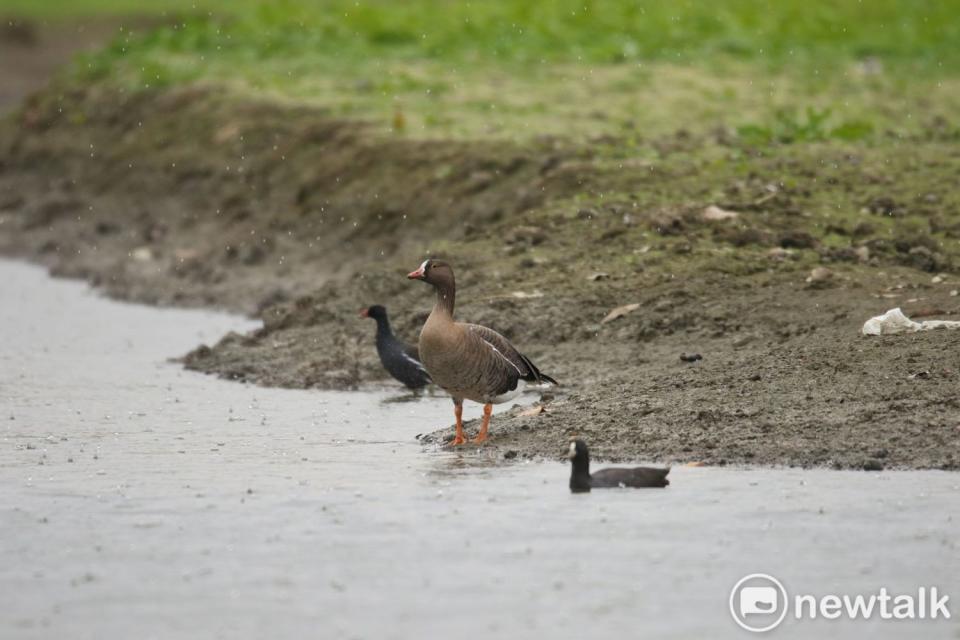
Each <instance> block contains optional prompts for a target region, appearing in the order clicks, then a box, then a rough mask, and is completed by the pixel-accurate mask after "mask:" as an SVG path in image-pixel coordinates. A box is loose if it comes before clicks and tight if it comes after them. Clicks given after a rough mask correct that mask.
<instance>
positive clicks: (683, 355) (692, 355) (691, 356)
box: [680, 353, 703, 362]
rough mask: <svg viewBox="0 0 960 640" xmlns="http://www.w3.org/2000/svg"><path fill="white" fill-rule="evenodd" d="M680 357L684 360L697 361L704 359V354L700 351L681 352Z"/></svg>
mask: <svg viewBox="0 0 960 640" xmlns="http://www.w3.org/2000/svg"><path fill="white" fill-rule="evenodd" d="M680 359H681V360H683V361H684V362H696V361H697V360H703V356H702V355H700V354H699V353H681V354H680Z"/></svg>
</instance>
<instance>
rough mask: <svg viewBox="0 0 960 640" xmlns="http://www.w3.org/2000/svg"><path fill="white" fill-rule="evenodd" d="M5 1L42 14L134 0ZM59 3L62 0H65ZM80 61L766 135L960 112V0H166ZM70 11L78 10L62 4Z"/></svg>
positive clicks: (493, 111)
mask: <svg viewBox="0 0 960 640" xmlns="http://www.w3.org/2000/svg"><path fill="white" fill-rule="evenodd" d="M34 4H35V3H18V2H8V3H7V11H24V12H26V13H27V14H28V15H29V14H38V13H39V14H40V15H42V16H48V17H49V16H55V15H61V16H62V15H72V14H83V13H84V12H88V13H90V14H97V13H103V12H108V13H112V12H128V11H129V12H133V11H138V10H140V5H139V4H138V3H131V2H123V1H121V0H112V1H108V0H103V1H90V2H80V3H44V4H42V5H39V6H34ZM61 5H62V6H61ZM154 7H155V8H160V7H162V8H163V10H164V11H165V13H166V15H168V17H169V18H170V21H171V24H170V25H168V26H167V27H164V28H160V29H158V30H154V31H150V32H149V33H142V32H125V33H121V34H120V35H119V37H118V38H117V39H116V41H115V42H114V43H113V44H112V45H111V46H110V47H109V48H107V49H106V50H104V51H101V52H99V53H96V54H93V55H90V56H87V57H85V58H84V59H83V60H81V61H79V62H78V63H77V65H76V66H75V67H74V69H73V73H74V74H76V75H77V76H79V78H81V79H82V81H106V82H111V83H114V84H117V85H120V86H123V87H125V88H126V89H128V90H142V89H149V88H157V87H165V86H170V85H176V84H182V83H187V82H202V83H214V84H219V85H226V86H229V87H231V88H232V89H233V90H235V91H238V92H240V93H244V92H246V93H253V94H256V95H258V96H263V95H271V96H273V97H275V98H276V99H279V100H295V101H298V102H307V103H310V104H314V105H317V106H320V107H324V108H326V109H328V110H329V111H330V112H331V113H332V114H334V115H338V116H351V117H365V118H370V119H372V120H373V121H375V122H377V123H378V124H379V125H380V126H381V127H382V128H383V129H384V130H393V131H396V132H398V133H403V134H408V135H414V136H417V137H446V138H448V137H458V138H467V139H470V138H479V137H497V138H503V137H509V138H514V139H516V138H530V137H535V136H537V135H542V134H554V135H564V136H567V137H575V138H578V139H582V140H590V139H597V138H599V137H603V136H617V137H620V138H622V139H623V140H624V141H625V142H626V143H628V144H629V143H630V141H632V140H636V139H637V138H643V137H644V136H649V135H658V134H662V133H665V132H669V131H673V130H676V129H685V130H690V131H694V132H701V131H709V130H715V129H718V128H726V129H729V130H730V131H731V132H733V133H735V134H741V135H743V136H744V137H745V138H748V139H750V140H751V141H753V142H755V143H770V142H774V143H776V142H783V141H797V140H801V141H803V140H823V139H830V138H841V139H844V140H851V139H853V140H859V139H875V138H877V137H882V136H883V135H884V134H886V133H889V132H893V133H896V134H912V133H916V132H917V131H919V130H922V129H923V128H924V127H925V126H927V125H929V123H930V122H931V121H932V120H935V119H937V118H948V117H949V115H950V114H952V113H955V112H956V111H957V109H958V108H960V83H958V81H957V79H956V72H957V70H958V69H960V50H958V49H957V47H955V46H954V43H955V42H957V41H960V19H958V18H960V4H958V3H955V2H917V3H909V2H897V1H894V0H881V1H877V2H870V3H860V2H840V3H829V2H794V1H790V2H781V3H776V4H774V5H768V4H766V3H763V2H759V1H756V0H734V1H730V2H725V3H720V4H718V5H715V4H710V5H707V4H703V3H671V2H647V3H637V4H633V3H613V2H587V3H584V2H582V1H578V2H569V1H563V2H535V3H527V2H491V3H473V4H470V3H448V2H438V1H437V0H415V1H414V2H405V3H392V2H364V3H356V2H346V1H342V0H335V1H328V2H323V3H310V2H302V1H287V2H279V3H258V2H237V3H226V2H220V1H217V2H196V3H186V2H169V3H160V4H158V5H154ZM59 8H63V9H64V11H65V13H64V14H60V13H59Z"/></svg>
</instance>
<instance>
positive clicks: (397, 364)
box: [360, 304, 431, 389]
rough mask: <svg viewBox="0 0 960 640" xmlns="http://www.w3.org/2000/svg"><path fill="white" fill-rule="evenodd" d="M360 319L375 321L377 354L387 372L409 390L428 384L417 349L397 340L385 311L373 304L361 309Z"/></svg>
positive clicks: (428, 379) (427, 376)
mask: <svg viewBox="0 0 960 640" xmlns="http://www.w3.org/2000/svg"><path fill="white" fill-rule="evenodd" d="M360 317H362V318H373V319H374V320H376V321H377V354H378V355H379V356H380V362H381V364H383V368H384V369H386V370H387V372H388V373H389V374H390V375H391V376H393V377H394V378H396V379H397V380H399V381H400V382H402V383H403V384H405V385H407V386H408V387H410V388H411V389H421V388H423V387H425V386H426V385H428V384H430V382H431V381H430V376H429V375H428V374H427V370H426V369H424V368H423V365H422V364H421V363H420V355H419V354H418V353H417V348H416V347H415V346H412V345H408V344H406V343H404V342H402V341H401V340H399V339H398V338H397V337H396V336H395V335H393V331H392V330H391V329H390V320H389V319H388V318H387V310H386V309H385V308H384V307H382V306H380V305H379V304H375V305H373V306H372V307H367V308H366V309H361V311H360Z"/></svg>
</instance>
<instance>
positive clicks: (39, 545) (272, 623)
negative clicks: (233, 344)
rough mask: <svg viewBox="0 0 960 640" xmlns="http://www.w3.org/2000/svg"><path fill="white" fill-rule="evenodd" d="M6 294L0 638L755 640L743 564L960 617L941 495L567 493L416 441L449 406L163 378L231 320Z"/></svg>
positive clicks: (512, 468) (945, 630)
mask: <svg viewBox="0 0 960 640" xmlns="http://www.w3.org/2000/svg"><path fill="white" fill-rule="evenodd" d="M0 300H3V301H4V304H3V305H0V327H2V328H3V332H4V339H3V340H2V341H0V407H2V410H0V445H2V446H0V541H2V544H0V593H2V594H3V595H4V605H3V606H4V611H5V615H4V616H3V617H2V618H0V637H4V638H8V637H10V638H19V637H23V638H59V637H71V638H94V637H96V638H127V637H142V636H155V637H162V638H181V637H183V638H209V637H218V636H222V637H230V638H262V637H313V636H320V637H336V638H377V639H381V638H433V637H457V638H472V637H489V636H491V635H498V636H504V637H510V638H542V637H546V636H550V637H553V638H558V637H559V638H573V637H582V636H583V635H584V634H585V633H588V634H589V635H591V636H594V635H597V636H609V637H631V638H632V637H639V636H648V637H667V636H669V637H678V638H687V637H742V633H743V632H742V631H741V630H740V629H739V628H738V627H736V626H735V625H734V624H733V622H732V620H730V618H729V613H728V611H727V597H728V595H729V590H730V588H731V586H732V585H733V584H734V583H735V582H736V581H737V580H738V579H739V578H741V577H742V576H743V575H745V574H747V573H752V572H757V571H760V572H765V573H770V574H772V575H774V576H776V577H778V578H779V579H781V580H782V581H783V582H784V583H785V585H786V586H787V588H788V589H797V590H799V591H806V592H811V593H835V592H841V593H843V592H849V593H860V592H873V591H876V589H877V588H878V587H879V586H886V587H888V588H896V589H897V590H898V591H901V592H906V591H909V590H911V589H915V588H916V587H917V586H919V585H929V584H935V585H938V586H939V587H940V589H941V590H942V591H944V592H946V593H949V594H951V595H953V596H954V597H955V598H958V597H960V584H958V579H957V576H958V575H960V566H958V558H960V553H958V551H960V550H958V549H957V544H958V543H957V540H956V536H955V530H956V522H957V519H958V518H960V513H958V506H957V505H958V503H957V500H956V494H957V490H958V488H960V479H958V478H960V477H958V476H956V475H951V474H946V473H938V472H917V473H894V472H881V473H875V474H866V473H856V472H825V471H803V470H742V469H708V468H699V469H697V468H675V469H674V470H673V472H672V473H671V476H670V477H671V486H670V487H669V488H668V489H665V490H655V491H654V490H649V491H629V490H625V491H624V490H610V491H595V492H593V493H592V494H589V495H577V496H574V495H571V494H570V493H569V492H568V490H567V479H568V473H569V468H568V467H567V466H565V465H563V464H560V463H554V462H538V463H524V462H516V461H514V462H509V463H508V462H505V461H504V460H503V459H502V458H501V457H498V456H497V455H496V454H494V453H492V452H487V451H486V450H484V449H483V448H469V449H465V450H463V451H447V450H443V449H440V448H436V447H432V446H427V447H424V446H422V445H421V444H420V443H418V442H417V440H416V439H415V436H416V435H417V434H420V433H429V432H430V431H433V430H435V429H437V428H438V427H442V426H445V425H449V424H450V422H451V420H452V410H451V404H450V401H449V399H448V398H445V397H443V396H441V395H436V396H430V395H427V396H425V397H422V398H420V399H417V400H413V399H406V398H404V399H403V400H401V401H397V400H394V399H395V398H402V397H403V396H404V392H403V391H402V390H400V389H397V390H395V391H394V390H391V391H385V392H378V393H353V394H351V393H320V392H309V391H290V390H272V389H261V388H257V387H252V386H247V385H242V384H237V383H230V382H224V381H221V380H217V379H214V378H211V377H206V376H203V375H201V374H196V373H191V372H186V371H183V370H181V369H180V368H178V366H177V365H174V364H171V363H169V362H167V361H166V359H167V358H168V357H169V356H171V355H177V354H180V353H183V352H185V351H186V350H188V349H190V348H192V347H193V346H194V345H195V344H197V343H199V342H206V341H211V340H214V339H216V337H217V336H219V335H221V334H223V333H224V332H226V331H228V330H231V329H232V330H243V329H245V328H247V327H248V326H249V323H247V322H246V321H244V320H242V319H237V318H233V317H229V316H223V315H215V314H209V313H197V312H185V311H171V310H157V309H151V308H146V307H140V306H135V305H124V304H117V303H113V302H109V301H106V300H103V299H100V298H99V297H97V296H96V295H95V294H92V293H90V292H89V291H88V290H86V289H85V288H84V287H83V286H81V285H78V284H76V283H69V282H61V281H53V280H49V279H48V278H46V276H45V275H44V274H43V273H42V272H40V271H39V270H37V269H34V268H30V267H26V266H22V265H18V264H11V263H0ZM471 417H472V416H471ZM955 619H957V617H956V616H955ZM785 625H786V627H785V628H781V629H780V630H778V634H779V635H780V636H781V637H809V636H811V635H814V634H824V635H828V636H831V637H837V636H850V637H863V636H866V635H870V636H880V637H884V636H885V637H902V636H903V635H905V634H907V635H913V636H917V637H919V636H923V637H941V638H949V637H954V636H955V634H956V631H957V625H956V623H955V622H954V621H950V622H947V623H945V624H928V625H926V626H923V627H922V628H906V627H903V626H898V625H895V624H889V623H888V624H879V622H877V623H868V624H864V623H845V622H839V621H831V622H827V621H823V620H820V621H817V622H803V623H796V622H791V621H788V622H787V623H785Z"/></svg>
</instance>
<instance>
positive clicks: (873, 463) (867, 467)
mask: <svg viewBox="0 0 960 640" xmlns="http://www.w3.org/2000/svg"><path fill="white" fill-rule="evenodd" d="M863 470H864V471H883V463H882V462H880V461H879V460H875V459H873V458H871V459H870V460H867V461H866V462H864V463H863Z"/></svg>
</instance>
